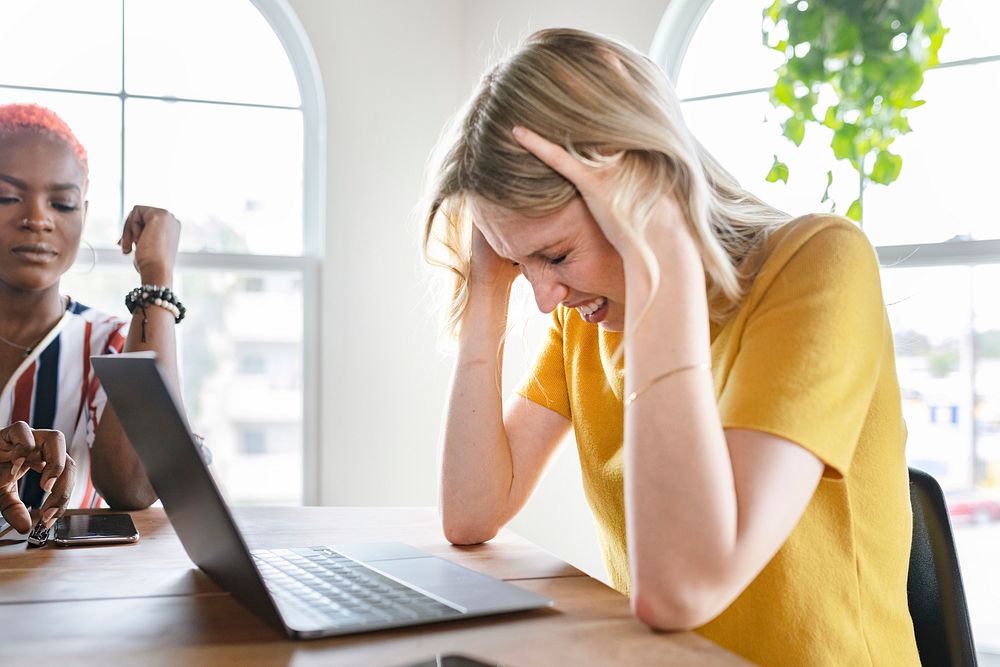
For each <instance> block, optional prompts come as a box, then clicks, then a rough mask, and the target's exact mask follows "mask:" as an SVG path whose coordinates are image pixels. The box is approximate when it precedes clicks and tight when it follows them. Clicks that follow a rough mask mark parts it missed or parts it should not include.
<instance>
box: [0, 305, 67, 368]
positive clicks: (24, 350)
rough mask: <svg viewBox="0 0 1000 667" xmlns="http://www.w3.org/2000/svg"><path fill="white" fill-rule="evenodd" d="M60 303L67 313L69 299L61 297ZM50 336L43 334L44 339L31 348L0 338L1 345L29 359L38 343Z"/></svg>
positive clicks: (46, 333)
mask: <svg viewBox="0 0 1000 667" xmlns="http://www.w3.org/2000/svg"><path fill="white" fill-rule="evenodd" d="M59 301H61V302H62V304H63V308H62V309H63V312H65V311H66V309H67V308H69V297H66V296H60V297H59ZM48 334H49V332H48V331H46V332H45V333H44V334H42V337H41V338H39V339H38V342H37V343H35V344H34V345H31V346H29V347H25V346H24V345H21V344H20V343H15V342H14V341H12V340H8V339H7V338H4V337H3V336H0V343H4V344H5V345H9V346H10V347H12V348H14V349H15V350H20V351H21V353H22V354H24V358H25V359H27V358H28V355H29V354H31V351H32V350H34V349H35V347H36V346H37V345H38V343H41V342H42V341H43V340H45V337H46V336H47V335H48Z"/></svg>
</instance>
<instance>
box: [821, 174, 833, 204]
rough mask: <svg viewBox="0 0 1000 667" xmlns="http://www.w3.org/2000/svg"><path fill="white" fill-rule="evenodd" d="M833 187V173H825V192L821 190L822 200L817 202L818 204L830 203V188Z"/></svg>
mask: <svg viewBox="0 0 1000 667" xmlns="http://www.w3.org/2000/svg"><path fill="white" fill-rule="evenodd" d="M831 185H833V171H828V172H826V190H823V198H822V199H820V200H819V203H820V204H823V203H825V202H828V201H831V199H830V186H831Z"/></svg>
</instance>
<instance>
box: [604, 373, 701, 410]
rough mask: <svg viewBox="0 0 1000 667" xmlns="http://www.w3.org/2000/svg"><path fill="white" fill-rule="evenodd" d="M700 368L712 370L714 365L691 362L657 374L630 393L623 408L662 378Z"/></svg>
mask: <svg viewBox="0 0 1000 667" xmlns="http://www.w3.org/2000/svg"><path fill="white" fill-rule="evenodd" d="M699 368H702V369H705V370H706V371H710V370H712V365H711V364H691V365H690V366H681V367H680V368H675V369H673V370H670V371H667V372H666V373H663V374H661V375H657V376H656V377H655V378H653V379H652V380H650V381H649V382H647V383H646V384H644V385H642V386H641V387H639V388H638V389H636V390H635V391H633V392H632V393H631V394H629V395H628V396H626V397H625V403H624V405H623V406H622V407H623V409H624V408H627V407H628V406H630V405H632V403H634V402H635V399H637V398H639V394H642V393H643V392H645V391H646V390H648V389H649V388H650V387H652V386H653V385H654V384H656V383H657V382H659V381H660V380H666V379H667V378H668V377H670V376H671V375H677V374H678V373H683V372H684V371H693V370H696V369H699Z"/></svg>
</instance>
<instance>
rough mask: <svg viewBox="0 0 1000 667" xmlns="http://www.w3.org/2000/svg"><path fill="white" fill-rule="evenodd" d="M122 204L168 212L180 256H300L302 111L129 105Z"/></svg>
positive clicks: (133, 102)
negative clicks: (177, 229) (177, 231)
mask: <svg viewBox="0 0 1000 667" xmlns="http://www.w3.org/2000/svg"><path fill="white" fill-rule="evenodd" d="M125 110H126V118H125V128H126V144H125V145H126V151H125V164H126V175H127V178H126V179H125V201H126V203H127V204H150V205H155V206H161V207H164V208H169V209H171V210H172V211H173V212H174V213H175V214H176V215H177V217H178V218H179V219H180V220H181V222H182V223H183V224H184V232H183V234H182V235H181V248H182V249H183V250H191V251H198V250H205V251H211V252H235V253H255V254H266V255H295V254H300V253H301V252H302V225H303V221H302V132H303V130H302V114H301V112H299V111H297V110H285V109H260V108H241V107H234V106H228V105H215V104H197V103H181V102H160V101H155V100H135V99H131V100H128V101H127V102H126V105H125Z"/></svg>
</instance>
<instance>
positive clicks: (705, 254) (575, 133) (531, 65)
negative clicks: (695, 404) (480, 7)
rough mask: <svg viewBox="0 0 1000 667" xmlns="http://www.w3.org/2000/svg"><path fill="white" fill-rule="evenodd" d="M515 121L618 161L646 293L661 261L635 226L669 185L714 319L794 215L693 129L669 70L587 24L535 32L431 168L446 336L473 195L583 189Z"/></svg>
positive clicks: (504, 196) (489, 76) (558, 194)
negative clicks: (537, 151)
mask: <svg viewBox="0 0 1000 667" xmlns="http://www.w3.org/2000/svg"><path fill="white" fill-rule="evenodd" d="M515 126H524V127H527V128H530V129H532V130H534V131H535V132H537V133H538V134H540V135H541V136H543V137H545V138H547V139H549V140H550V141H553V142H555V143H557V144H559V145H561V146H563V147H564V148H566V149H567V150H568V151H570V152H571V153H573V154H575V155H576V156H578V157H579V158H581V159H583V160H585V161H592V162H594V163H604V162H607V161H609V160H616V161H618V162H619V164H620V170H619V183H618V187H617V194H616V196H615V199H614V201H613V202H612V204H613V206H614V208H615V210H616V212H617V214H618V215H619V217H620V219H622V220H625V221H628V224H629V225H630V226H631V231H632V235H633V236H634V238H635V240H636V241H637V242H638V243H639V244H640V248H641V249H642V253H643V256H644V257H645V263H646V266H647V270H648V271H649V274H650V277H651V279H652V282H653V285H654V292H655V289H656V286H658V285H659V271H658V266H657V264H656V261H655V256H654V255H653V253H652V250H651V249H650V248H649V246H648V244H646V242H645V241H644V240H643V239H644V235H643V231H644V229H645V227H646V225H647V224H648V223H649V222H650V220H651V218H652V215H653V211H654V208H655V206H656V204H657V202H658V200H659V198H660V197H661V196H662V194H663V192H664V191H667V190H669V191H670V192H671V193H672V195H673V196H674V198H675V199H676V201H677V202H678V204H679V206H680V209H681V211H682V212H683V214H684V217H685V219H686V222H687V224H688V226H689V229H690V231H691V233H692V236H693V238H694V239H695V242H696V244H697V247H698V250H699V253H700V255H701V259H702V263H703V265H704V267H705V274H706V275H705V279H706V287H707V290H708V296H709V302H710V308H711V310H710V314H711V317H712V319H713V321H723V320H725V319H726V318H727V317H728V316H729V315H730V314H731V313H732V312H733V311H734V310H735V309H736V308H737V307H738V306H739V304H740V302H741V301H742V299H743V297H744V296H745V295H746V292H747V290H748V289H749V286H750V283H752V282H753V279H754V278H755V277H756V274H757V271H758V270H759V267H760V263H761V262H760V259H761V258H760V254H761V253H759V252H755V250H757V249H758V248H760V247H762V245H763V242H764V240H765V239H766V238H767V235H768V234H769V232H770V231H771V230H773V229H775V228H777V227H779V226H780V225H782V224H784V223H785V222H787V221H788V219H789V216H788V215H787V214H785V213H782V212H781V211H778V210H777V209H775V208H773V207H771V206H769V205H767V204H765V203H764V202H762V201H761V200H759V199H757V198H756V197H754V196H753V195H752V194H750V193H749V192H747V191H746V190H744V189H743V188H742V187H740V185H739V183H738V182H737V181H736V179H735V178H733V177H732V176H731V175H730V174H729V173H728V172H727V171H726V170H724V169H723V168H722V167H721V166H720V165H719V164H718V163H717V162H716V161H715V160H714V159H713V158H712V157H711V156H710V155H709V154H708V152H707V151H706V150H705V149H704V148H703V147H702V146H701V145H700V144H699V143H698V142H697V141H696V140H695V139H694V137H692V136H691V134H690V132H689V131H688V129H687V127H686V126H685V124H684V120H683V118H682V116H681V111H680V103H679V102H678V100H677V97H676V95H675V94H674V92H673V89H672V87H671V86H670V84H669V83H668V81H667V79H666V76H665V75H664V74H663V72H662V70H660V68H659V67H657V66H656V65H655V64H654V63H653V62H652V61H650V60H649V59H648V58H646V57H645V56H643V55H641V54H639V53H637V52H636V51H634V50H633V49H631V48H629V47H627V46H624V45H622V44H619V43H617V42H614V41H612V40H609V39H607V38H604V37H601V36H598V35H594V34H591V33H587V32H583V31H578V30H568V29H551V30H542V31H540V32H536V33H535V34H533V35H531V36H530V37H528V39H527V40H526V41H525V42H524V43H523V44H522V45H521V47H520V48H519V49H517V51H515V52H514V53H513V55H511V56H510V57H508V58H506V59H505V60H503V61H501V62H500V63H498V64H497V65H495V66H494V67H492V68H491V69H490V70H489V71H487V72H486V74H485V75H484V76H483V79H482V81H481V83H480V85H479V87H478V89H477V90H476V91H475V93H474V94H473V96H472V98H471V99H470V100H469V102H468V104H467V105H466V107H465V109H464V110H463V111H462V112H461V113H460V114H459V116H458V117H457V119H456V121H455V122H454V123H453V125H452V127H451V128H450V132H449V133H448V134H447V135H446V136H445V137H444V138H443V139H442V140H441V142H440V143H439V146H438V155H437V158H436V160H435V161H434V163H433V166H432V168H431V171H430V181H429V183H428V186H427V205H426V206H427V210H426V215H425V217H424V233H423V251H424V258H425V259H426V260H427V261H428V262H429V263H431V264H433V265H436V266H440V267H444V268H446V269H448V270H449V271H451V272H452V275H453V277H454V285H453V289H452V291H451V295H450V303H449V306H448V309H447V312H446V323H445V327H446V330H447V331H448V332H449V333H451V334H455V333H457V331H458V329H459V327H460V325H461V320H462V314H463V313H464V310H465V306H466V303H467V301H468V291H467V290H468V276H469V265H470V256H471V238H472V234H471V230H472V206H471V203H472V200H473V198H481V199H482V200H485V201H487V202H490V203H492V204H495V205H497V206H501V207H503V208H506V209H508V210H511V211H514V212H516V213H519V214H522V215H527V216H531V215H545V214H548V213H551V212H553V211H556V210H558V209H560V208H561V207H563V206H565V205H566V204H567V203H568V202H569V201H570V200H571V199H572V198H573V197H576V196H578V192H577V191H576V188H575V187H574V185H573V184H572V183H571V182H569V181H568V180H567V179H565V178H564V177H563V176H561V175H560V174H558V173H556V172H555V171H554V170H552V169H551V168H549V167H548V166H546V165H545V164H544V163H542V162H541V161H540V160H538V159H537V158H536V157H534V156H533V155H532V154H531V153H529V152H528V151H526V150H525V149H524V148H522V147H521V146H520V144H518V143H517V142H516V141H515V139H514V137H513V135H512V133H511V130H512V129H513V128H514V127H515ZM647 305H648V304H647Z"/></svg>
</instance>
